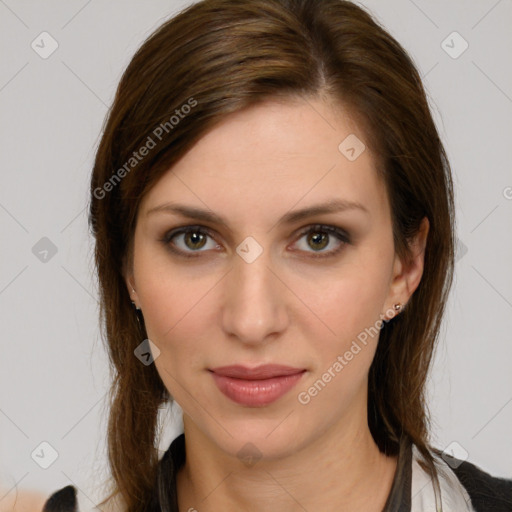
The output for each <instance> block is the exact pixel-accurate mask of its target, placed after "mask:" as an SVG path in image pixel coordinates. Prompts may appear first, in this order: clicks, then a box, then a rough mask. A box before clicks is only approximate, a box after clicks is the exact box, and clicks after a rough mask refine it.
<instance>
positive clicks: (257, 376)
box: [209, 364, 307, 407]
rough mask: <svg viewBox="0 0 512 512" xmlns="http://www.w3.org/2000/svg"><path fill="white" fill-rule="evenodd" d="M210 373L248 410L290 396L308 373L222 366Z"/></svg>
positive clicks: (283, 368) (280, 367)
mask: <svg viewBox="0 0 512 512" xmlns="http://www.w3.org/2000/svg"><path fill="white" fill-rule="evenodd" d="M209 371H210V373H211V375H212V377H213V380H214V382H215V384H216V385H217V387H218V389H219V390H220V391H221V392H222V393H223V394H224V395H225V396H226V397H227V398H229V399H230V400H232V401H233V402H235V403H237V404H240V405H245V406H247V407H264V406H265V405H268V404H271V403H273V402H275V401H277V400H278V399H279V398H281V397H282V396H283V395H285V394H286V393H288V391H290V390H291V389H292V388H293V387H294V386H295V385H297V383H298V382H299V381H300V380H301V379H302V376H303V375H304V374H305V373H306V371H307V370H306V369H304V368H294V367H291V366H283V365H274V364H272V365H270V364H269V365H263V366H258V367H256V368H248V367H246V366H242V365H233V366H222V367H218V368H213V369H210V370H209Z"/></svg>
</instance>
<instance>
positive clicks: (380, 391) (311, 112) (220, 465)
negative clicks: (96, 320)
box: [46, 0, 512, 512]
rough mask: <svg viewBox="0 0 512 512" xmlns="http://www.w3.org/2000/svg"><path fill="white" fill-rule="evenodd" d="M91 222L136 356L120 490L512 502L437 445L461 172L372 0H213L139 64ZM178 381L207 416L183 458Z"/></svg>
mask: <svg viewBox="0 0 512 512" xmlns="http://www.w3.org/2000/svg"><path fill="white" fill-rule="evenodd" d="M90 224H91V228H92V231H93V233H94V236H95V239H96V264H97V270H98V276H99V283H100V290H101V303H102V319H103V322H104V328H105V334H106V340H107V342H108V348H109V355H110V358H111V361H112V363H113V368H114V371H115V375H114V377H115V378H114V383H113V387H112V404H111V410H110V421H109V429H108V446H109V462H110V467H111V471H112V487H111V490H110V491H111V495H110V496H109V497H108V498H107V499H106V500H105V501H104V502H103V503H102V504H101V505H100V506H101V507H102V508H104V506H105V505H108V506H109V507H111V508H112V509H114V510H126V511H130V512H135V511H150V510H151V511H153V510H154V511H156V510H163V511H177V510H180V511H186V510H188V511H192V510H197V511H199V512H202V511H218V510H244V511H245V510H251V511H267V510H276V509H279V510H282V511H295V510H308V511H323V512H325V511H327V512H329V511H334V510H350V511H363V510H364V511H366V512H372V511H379V512H380V511H382V510H385V511H387V512H390V511H400V512H402V511H410V510H412V511H427V510H428V511H431V510H443V511H457V512H462V511H480V510H485V511H490V510H494V511H505V510H512V481H507V480H504V479H498V478H493V477H491V476H490V475H488V474H487V473H484V472H482V471H481V470H479V469H478V468H477V467H475V466H473V465H471V464H470V463H467V462H462V461H460V460H457V459H453V458H451V457H449V456H448V455H447V454H441V453H440V452H439V451H436V450H435V449H434V448H433V447H431V446H430V444H429V429H428V416H427V408H426V404H425V397H424V395H425V383H426V378H427V374H428V369H429V365H430V361H431V359H432V354H433V350H434V347H435V343H436V339H437V337H438V333H439V328H440V324H441V320H442V316H443V313H444V310H445V305H446V300H447V297H448V293H449V290H450V286H451V283H452V275H453V265H454V231H455V228H454V200H453V190H452V181H451V173H450V167H449V163H448V161H447V158H446V154H445V151H444V148H443V146H442V143H441V141H440V139H439V136H438V133H437V131H436V128H435V125H434V122H433V120H432V117H431V114H430V111H429V107H428V103H427V100H426V96H425V92H424V89H423V86H422V84H421V80H420V77H419V75H418V72H417V70H416V69H415V67H414V65H413V63H412V62H411V60H410V58H409V57H408V56H407V54H406V52H405V51H404V50H403V49H402V48H401V46H400V45H399V44H398V43H397V42H396V41H395V40H394V39H393V38H392V37H391V36H390V35H389V34H388V33H387V32H386V31H384V30H383V29H382V28H381V27H380V26H379V25H377V24H376V23H375V21H374V20H373V19H372V18H371V16H370V15H369V14H368V13H367V12H365V11H364V10H363V9H361V8H360V7H358V6H356V5H354V4H352V3H350V2H344V1H340V0H318V1H311V0H205V1H202V2H199V3H197V4H195V5H193V6H191V7H190V8H188V9H186V10H185V11H184V12H182V13H181V14H179V15H178V16H176V17H175V18H173V19H171V20H169V21H167V22H166V23H164V24H163V25H162V26H161V27H160V28H159V29H158V30H157V31H156V32H155V33H154V34H153V35H152V36H151V37H150V38H149V39H148V40H147V41H146V42H145V43H144V44H143V46H142V47H141V48H140V49H139V51H138V52H137V53H136V55H135V56H134V58H133V59H132V61H131V63H130V64H129V66H128V68H127V70H126V72H125V73H124V75H123V77H122V79H121V83H120V85H119V87H118V90H117V94H116V98H115V101H114V105H113V107H112V110H111V111H110V113H109V116H108V120H107V122H106V125H105V130H104V133H103V136H102V139H101V142H100V145H99V148H98V151H97V155H96V161H95V165H94V169H93V176H92V181H91V205H90ZM171 401H176V402H177V403H178V404H179V405H180V406H181V408H182V409H183V425H184V433H183V434H182V435H180V436H179V437H178V438H177V439H175V441H174V442H173V443H172V445H171V447H170V448H169V449H168V450H167V452H166V453H165V455H164V456H163V458H161V460H159V456H158V450H157V448H156V447H157V446H158V434H159V429H158V426H159V424H158V411H159V408H161V407H162V406H165V405H166V404H168V403H170V402H171ZM73 494H74V489H73V488H71V487H67V488H64V489H63V490H61V491H60V492H58V493H55V494H54V495H53V496H52V497H51V498H50V499H49V501H48V502H47V504H46V510H47V511H49V510H57V508H56V507H61V508H60V509H59V510H61V509H62V508H65V507H62V504H61V503H60V496H65V498H66V499H67V500H68V501H69V502H70V503H71V502H73V499H72V498H73ZM70 498H71V500H70ZM73 506H74V507H76V503H75V504H73V503H71V505H70V506H68V507H67V508H66V509H67V510H72V508H71V507H73Z"/></svg>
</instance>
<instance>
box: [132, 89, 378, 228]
mask: <svg viewBox="0 0 512 512" xmlns="http://www.w3.org/2000/svg"><path fill="white" fill-rule="evenodd" d="M364 139H365V135H364V133H363V132H362V131H361V129H360V128H359V127H358V126H357V124H356V123H355V121H354V120H353V118H352V117H351V116H350V115H349V113H348V112H347V111H345V110H344V109H343V108H342V107H341V106H339V105H338V106H336V105H333V104H332V103H327V102H326V101H325V100H320V99H293V100H292V99H290V100H279V101H277V100H272V101H267V102H264V103H261V104H258V105H255V106H253V107H250V108H248V109H245V110H243V111H240V112H236V113H234V114H231V115H230V116H228V117H226V118H225V119H224V120H223V121H221V122H220V123H219V124H217V125H216V126H215V127H214V128H213V129H212V130H211V131H209V132H208V133H207V134H206V135H205V136H203V137H202V138H201V139H200V140H199V141H198V142H197V143H196V145H195V146H194V147H193V148H192V149H191V150H190V151H189V152H188V153H187V154H185V155H184V157H183V158H182V159H181V160H180V161H179V162H177V163H176V164H175V165H174V166H173V168H172V169H170V170H169V171H168V172H167V173H165V174H164V175H163V176H162V178H161V179H160V180H159V181H158V182H157V183H156V185H155V186H154V187H153V188H152V189H151V190H150V191H149V192H148V194H147V196H146V197H145V199H144V201H143V204H142V205H141V211H143V212H144V211H147V210H149V209H151V208H154V207H155V206H158V205H159V204H161V203H164V202H167V201H174V200H178V199H179V200H180V202H184V201H185V200H187V203H189V204H192V205H194V206H197V207H202V208H210V209H211V210H213V211H222V212H225V214H226V215H227V216H233V215H234V216H237V215H238V216H240V215H243V213H244V212H251V213H252V214H253V215H254V213H258V214H260V215H261V216H263V215H264V214H265V213H268V214H269V215H271V216H272V215H279V214H280V213H282V211H283V210H288V209H291V208H292V207H293V206H294V205H295V204H297V206H300V207H305V206H308V205H310V204H317V203H318V202H319V201H322V200H324V199H332V198H340V199H344V200H348V201H353V202H360V203H362V204H364V205H365V206H366V207H367V208H368V209H369V210H370V211H371V212H372V216H374V215H382V214H386V213H387V209H388V204H387V197H386V194H385V187H384V184H383V183H382V182H381V180H379V178H378V176H377V173H376V170H375V162H374V158H373V156H372V154H371V152H370V150H369V149H368V148H366V149H364V150H362V148H363V146H362V144H364ZM344 141H345V142H344ZM340 144H341V147H340ZM351 147H354V148H355V151H357V153H355V154H356V155H357V154H358V153H359V152H360V151H361V150H362V152H361V153H360V154H359V156H357V158H356V159H355V160H354V159H353V156H352V158H348V157H347V155H348V156H351V155H354V152H350V150H351ZM347 149H348V150H349V152H348V153H347V152H346V151H347ZM269 220H270V218H269Z"/></svg>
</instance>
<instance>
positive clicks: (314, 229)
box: [160, 224, 350, 258]
mask: <svg viewBox="0 0 512 512" xmlns="http://www.w3.org/2000/svg"><path fill="white" fill-rule="evenodd" d="M318 232H320V233H327V234H329V235H333V236H335V237H336V238H338V240H339V241H340V242H341V244H340V246H339V247H338V248H337V249H334V250H331V251H327V252H324V253H317V254H315V253H312V254H310V256H308V257H311V258H329V257H332V256H336V255H337V254H338V253H339V252H340V251H341V250H343V248H344V246H345V245H346V244H350V237H349V236H348V234H347V233H346V232H345V231H343V230H342V229H340V228H337V227H335V226H326V225H323V224H314V225H312V226H308V228H307V229H305V230H304V231H302V232H301V233H300V235H299V238H298V239H297V240H300V239H301V238H302V237H303V236H304V235H307V234H309V233H318ZM188 233H200V234H204V235H208V236H209V237H210V238H213V236H212V232H211V231H210V230H209V229H207V228H204V227H202V226H185V227H181V228H177V229H174V230H171V231H169V232H167V233H165V235H164V236H163V238H161V239H160V242H162V243H163V244H164V245H165V246H166V247H167V248H168V249H169V250H170V251H171V252H173V253H174V254H177V255H178V256H180V257H183V258H197V257H198V256H199V254H194V253H201V252H206V251H201V250H199V251H192V252H191V253H190V252H184V251H182V250H180V249H176V247H173V245H172V244H171V240H172V239H173V238H174V237H176V236H178V235H182V234H188ZM329 241H330V240H329ZM306 252H309V251H306Z"/></svg>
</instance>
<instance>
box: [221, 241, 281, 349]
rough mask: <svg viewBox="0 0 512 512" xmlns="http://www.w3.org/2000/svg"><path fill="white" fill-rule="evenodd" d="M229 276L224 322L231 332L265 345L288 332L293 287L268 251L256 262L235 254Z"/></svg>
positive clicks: (245, 341)
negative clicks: (273, 261) (289, 306)
mask: <svg viewBox="0 0 512 512" xmlns="http://www.w3.org/2000/svg"><path fill="white" fill-rule="evenodd" d="M276 274H277V275H276ZM226 279H227V283H226V285H225V288H224V294H225V295H224V297H223V311H222V323H223V327H224V330H225V332H226V334H227V335H228V336H231V337H236V338H237V339H238V340H239V341H240V342H242V343H244V344H246V345H261V344H262V343H265V342H268V341H269V340H270V339H275V337H276V336H278V335H279V333H282V332H284V330H285V329H286V327H287V326H288V313H287V307H286V297H287V296H288V297H289V295H290V291H289V290H287V288H286V285H285V284H284V283H283V281H284V279H283V278H282V277H280V276H279V274H278V272H276V270H274V269H273V268H271V262H270V261H269V258H268V254H267V252H266V251H263V253H262V254H260V256H259V257H258V258H257V259H256V260H255V261H253V262H252V263H248V262H246V261H245V260H244V259H243V258H242V257H240V256H238V255H235V256H234V258H233V267H232V269H231V272H229V273H228V275H227V276H226ZM287 294H288V295H287Z"/></svg>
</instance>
